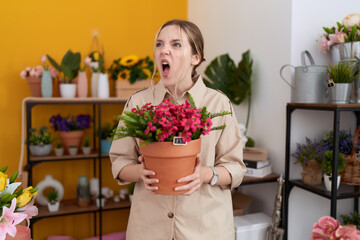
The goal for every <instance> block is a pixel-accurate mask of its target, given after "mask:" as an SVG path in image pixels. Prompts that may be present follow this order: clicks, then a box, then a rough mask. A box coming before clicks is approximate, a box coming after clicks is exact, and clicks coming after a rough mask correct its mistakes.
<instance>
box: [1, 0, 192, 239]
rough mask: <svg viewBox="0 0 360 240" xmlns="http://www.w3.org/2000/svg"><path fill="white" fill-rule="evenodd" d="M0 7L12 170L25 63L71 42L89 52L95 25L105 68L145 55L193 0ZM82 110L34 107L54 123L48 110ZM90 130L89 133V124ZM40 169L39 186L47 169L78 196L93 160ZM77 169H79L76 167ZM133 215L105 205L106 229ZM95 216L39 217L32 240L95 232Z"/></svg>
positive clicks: (7, 2) (37, 122) (4, 135)
mask: <svg viewBox="0 0 360 240" xmlns="http://www.w3.org/2000/svg"><path fill="white" fill-rule="evenodd" d="M0 13H1V14H0V115H1V117H0V131H1V134H0V166H5V165H8V166H9V169H8V171H7V173H8V174H12V173H13V172H15V171H16V170H17V168H18V163H19V155H20V144H21V142H20V136H21V102H22V99H23V98H25V97H28V96H30V91H29V88H28V85H27V83H26V80H24V79H21V78H20V76H19V74H20V72H21V71H22V70H23V69H24V68H25V67H27V66H31V67H33V66H35V65H38V64H41V62H40V56H41V55H42V54H49V55H51V56H52V57H53V58H55V59H56V60H58V61H61V58H62V57H63V55H64V53H65V52H66V51H67V50H68V49H72V50H73V51H80V52H81V54H82V56H85V55H86V54H88V53H89V50H90V45H91V40H92V34H91V33H92V30H93V29H96V30H98V31H99V37H100V42H101V44H103V46H104V49H105V65H106V67H109V66H110V64H111V62H112V60H114V59H115V58H118V57H122V56H125V55H128V54H136V55H138V56H140V57H144V56H147V55H151V54H152V47H153V41H154V36H155V33H156V31H157V29H158V28H159V27H160V26H161V24H162V23H164V22H165V21H167V20H170V19H173V18H180V19H186V18H187V1H186V0H181V1H171V0H170V1H169V0H152V1H149V0H127V1H125V0H104V1H95V0H87V1H85V0H82V1H79V0H71V1H70V0H62V1H48V0H19V1H11V0H3V1H2V5H1V8H0ZM88 77H90V74H89V73H88ZM114 109H115V112H116V113H120V111H121V108H118V106H112V107H111V106H110V107H109V109H107V110H106V111H105V114H107V115H109V116H111V115H112V113H113V112H114ZM78 111H80V112H81V113H90V112H91V109H88V108H84V109H82V108H76V107H75V108H74V109H72V110H69V109H68V108H66V107H59V108H49V107H36V108H35V109H34V113H35V114H36V116H34V118H33V121H34V126H35V127H39V126H41V125H44V124H45V125H48V126H49V124H48V119H49V117H50V114H56V113H63V114H66V113H69V112H78ZM87 133H88V134H90V131H88V132H87ZM103 168H105V169H107V170H109V168H110V164H109V163H108V161H107V160H104V165H103ZM34 169H35V173H36V176H35V177H34V184H33V185H36V183H38V182H39V181H40V180H41V179H43V178H44V176H45V174H46V173H51V174H53V176H54V177H55V178H57V179H59V180H61V181H62V182H63V183H64V186H65V192H66V193H65V197H64V198H73V197H74V196H76V183H77V178H78V175H80V173H83V174H91V172H92V167H91V164H90V162H87V161H78V162H73V161H67V162H54V163H42V164H39V165H37V166H36V167H35V168H34ZM74 169H77V170H78V169H80V170H79V171H77V172H74ZM106 174H107V175H108V176H107V180H106V182H105V183H106V184H107V185H108V186H111V187H114V188H115V187H116V184H115V183H114V181H112V179H111V176H109V171H108V172H107V173H106ZM127 214H128V211H126V210H125V211H115V212H107V213H106V214H105V219H106V223H105V224H107V225H108V226H107V227H106V229H105V233H108V232H114V231H122V230H124V229H125V227H126V224H124V219H125V221H126V218H127ZM124 216H125V217H124ZM121 219H122V220H123V221H121ZM92 221H93V218H92V215H74V216H70V217H69V216H68V217H61V218H50V219H47V220H41V221H39V222H37V223H35V226H34V228H35V229H34V230H35V231H34V234H35V235H34V239H36V240H43V239H46V236H47V235H50V234H60V235H61V234H66V235H71V236H73V237H75V238H76V239H81V238H85V237H90V236H91V235H92V233H93V231H92V226H93V225H92ZM116 222H117V224H115V223H116ZM119 222H122V223H119ZM89 226H90V227H89ZM55 229H56V230H55ZM79 229H82V230H81V231H80V230H79Z"/></svg>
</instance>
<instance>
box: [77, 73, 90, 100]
mask: <svg viewBox="0 0 360 240" xmlns="http://www.w3.org/2000/svg"><path fill="white" fill-rule="evenodd" d="M87 93H88V79H87V76H86V72H79V77H78V82H77V96H78V97H79V98H86V97H87Z"/></svg>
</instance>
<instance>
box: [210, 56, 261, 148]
mask: <svg viewBox="0 0 360 240" xmlns="http://www.w3.org/2000/svg"><path fill="white" fill-rule="evenodd" d="M252 65H253V60H252V59H251V57H250V50H247V51H246V52H245V53H243V54H242V59H241V61H240V62H239V63H238V65H237V66H236V65H235V62H234V61H233V60H232V59H231V57H230V56H229V54H223V55H220V56H218V57H216V58H215V59H214V60H213V61H211V63H210V64H209V66H207V67H206V70H205V75H206V78H205V77H204V82H205V85H206V86H207V87H210V88H213V89H218V90H220V91H222V92H223V93H225V95H226V96H227V97H228V98H229V99H230V101H231V102H232V103H234V104H236V105H239V104H241V103H242V102H243V101H244V100H245V99H248V112H247V118H246V124H245V131H244V136H245V135H246V130H247V129H248V126H249V120H250V110H251V75H252ZM247 138H248V139H249V141H248V142H247V143H246V146H247V147H254V145H255V142H254V140H253V139H251V138H250V137H247ZM244 140H245V141H246V139H244Z"/></svg>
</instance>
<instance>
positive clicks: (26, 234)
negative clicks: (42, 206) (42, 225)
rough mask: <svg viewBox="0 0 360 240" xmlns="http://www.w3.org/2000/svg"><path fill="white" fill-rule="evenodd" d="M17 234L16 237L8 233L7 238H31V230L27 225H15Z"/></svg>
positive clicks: (10, 239)
mask: <svg viewBox="0 0 360 240" xmlns="http://www.w3.org/2000/svg"><path fill="white" fill-rule="evenodd" d="M15 228H16V235H15V237H11V236H10V235H8V234H7V235H6V238H5V240H31V230H30V228H28V227H26V226H15Z"/></svg>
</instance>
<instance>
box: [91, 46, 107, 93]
mask: <svg viewBox="0 0 360 240" xmlns="http://www.w3.org/2000/svg"><path fill="white" fill-rule="evenodd" d="M89 57H90V59H91V62H90V69H91V72H92V75H91V96H92V97H99V81H100V77H101V78H103V79H104V78H105V75H104V73H105V67H104V49H102V52H101V51H93V52H91V53H90V54H89ZM106 78H107V75H106Z"/></svg>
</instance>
